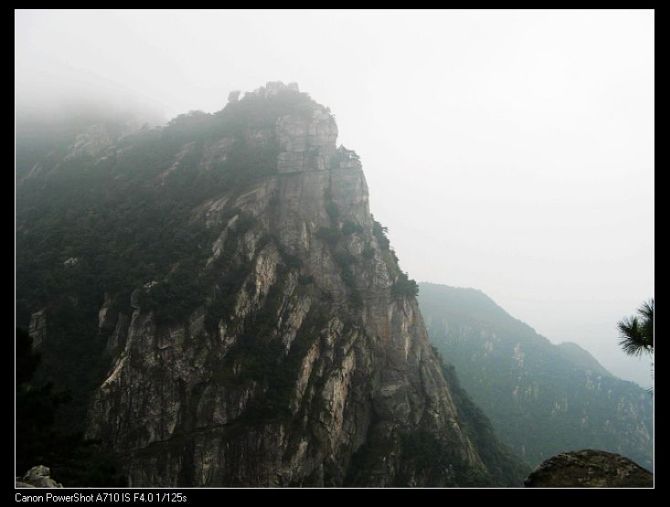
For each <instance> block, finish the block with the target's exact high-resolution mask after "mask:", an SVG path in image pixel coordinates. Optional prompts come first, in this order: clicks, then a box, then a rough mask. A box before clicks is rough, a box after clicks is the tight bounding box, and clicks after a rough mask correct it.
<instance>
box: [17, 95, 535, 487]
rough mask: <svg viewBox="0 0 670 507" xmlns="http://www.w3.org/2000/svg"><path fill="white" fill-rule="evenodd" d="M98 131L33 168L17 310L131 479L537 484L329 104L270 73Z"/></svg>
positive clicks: (20, 239)
mask: <svg viewBox="0 0 670 507" xmlns="http://www.w3.org/2000/svg"><path fill="white" fill-rule="evenodd" d="M92 132H93V133H92V134H91V135H89V137H87V138H86V143H85V145H86V146H89V147H93V148H94V149H81V144H79V145H78V144H77V143H76V142H74V143H72V144H71V145H70V146H69V149H68V150H66V151H67V153H66V154H65V155H64V156H62V157H58V156H54V155H53V154H51V156H50V157H49V158H48V159H46V160H43V161H41V166H40V170H39V171H37V172H34V173H33V174H30V171H28V176H26V177H24V178H22V179H21V181H20V184H19V187H18V190H17V191H18V201H19V204H18V205H17V215H18V216H17V222H18V223H17V227H18V230H17V257H18V259H19V262H18V267H17V282H18V283H17V285H18V289H17V312H18V318H19V322H20V323H21V322H23V325H28V323H29V327H30V332H31V335H32V336H33V338H34V340H35V342H36V343H39V344H40V347H41V349H42V352H43V355H44V358H45V361H44V363H45V365H46V366H45V370H46V373H48V374H51V375H56V376H59V378H60V379H61V380H62V381H63V382H64V383H65V384H66V385H67V386H68V387H70V388H71V389H72V390H73V392H74V393H75V395H76V399H77V401H78V403H76V404H75V406H74V408H73V409H72V414H70V416H69V418H68V419H69V420H70V421H76V420H80V421H82V422H84V424H85V428H86V431H87V434H88V436H90V437H91V438H96V439H101V440H102V441H103V442H105V443H106V444H107V445H108V446H109V448H110V449H112V450H113V451H114V452H116V453H118V454H119V455H120V457H121V458H122V459H123V461H124V462H125V464H126V466H127V469H128V477H129V482H130V484H131V485H134V486H174V485H195V486H213V485H251V486H255V485H258V486H270V485H279V486H287V485H327V486H339V485H365V486H389V485H408V486H417V485H435V486H454V485H493V484H512V483H513V484H520V483H521V481H522V480H523V475H524V474H521V473H520V472H519V471H518V470H517V469H516V468H515V467H516V465H518V463H517V462H516V461H515V458H514V457H512V456H511V455H508V454H506V453H503V451H502V449H503V448H502V447H501V446H500V445H499V444H498V443H497V442H496V441H495V437H494V436H493V435H492V434H489V433H487V432H486V428H485V427H483V426H481V425H479V426H477V427H473V428H468V427H466V426H467V423H466V419H467V417H468V414H472V413H473V412H472V407H470V406H467V407H464V408H463V410H461V407H459V405H458V403H459V400H462V399H464V397H463V396H462V395H460V394H459V393H454V392H453V391H452V388H451V386H450V384H449V383H448V382H447V380H445V377H444V375H443V372H442V365H441V364H440V361H439V359H438V357H437V356H436V355H435V353H434V352H433V350H432V349H431V346H430V344H429V341H428V337H427V333H426V329H425V327H424V324H423V321H422V317H421V314H420V312H419V309H418V306H417V302H416V299H415V297H414V296H415V285H414V284H413V282H412V281H410V280H408V279H407V277H406V275H404V274H403V273H402V272H401V271H400V269H399V267H398V264H397V259H396V258H395V255H394V254H393V252H392V250H390V248H389V244H388V240H387V238H386V237H385V236H384V233H383V229H382V228H381V226H380V225H379V224H378V223H376V222H375V221H374V220H373V218H372V215H371V214H370V212H369V209H368V190H367V185H366V182H365V177H364V175H363V172H362V168H361V164H360V162H359V160H358V157H357V156H356V154H355V153H354V152H351V151H349V150H346V149H344V148H343V147H339V148H337V147H336V143H335V142H336V138H337V127H336V124H335V121H334V119H333V117H332V115H331V114H330V112H329V111H328V110H327V108H324V107H323V106H320V105H319V104H317V103H315V102H314V101H312V100H311V99H310V98H309V97H308V96H307V95H306V94H304V93H300V92H299V91H298V90H297V87H295V86H293V85H289V86H285V85H283V84H281V83H268V85H267V86H266V87H262V88H260V89H258V90H256V91H255V92H253V93H247V94H246V95H245V96H244V98H243V99H241V100H238V99H237V96H236V95H231V100H230V102H229V103H228V105H227V106H226V108H225V109H223V110H222V111H220V112H219V113H216V114H212V115H210V114H205V113H190V114H188V115H182V116H180V117H178V118H176V119H175V120H173V121H172V122H170V124H168V125H167V126H166V127H165V128H154V129H148V128H144V129H140V130H136V131H135V132H133V133H131V134H129V135H123V136H117V137H110V136H104V135H103V136H102V138H100V136H98V137H97V138H96V135H95V133H96V132H97V133H98V134H99V133H100V132H102V133H104V132H105V131H104V130H102V131H101V130H100V129H97V130H96V129H94V130H93V131H92ZM32 162H33V161H31V163H32ZM17 171H19V169H18V168H17ZM23 171H24V172H25V171H26V168H23ZM76 415H79V416H81V417H79V418H78V419H77V418H75V416H76ZM84 415H85V417H84ZM474 437H476V438H475V440H476V441H475V440H473V438H474ZM486 446H488V447H487V448H486V449H484V448H483V447H486ZM484 450H485V451H486V452H482V451H484Z"/></svg>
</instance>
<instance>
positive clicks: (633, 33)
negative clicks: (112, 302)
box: [16, 10, 654, 385]
mask: <svg viewBox="0 0 670 507" xmlns="http://www.w3.org/2000/svg"><path fill="white" fill-rule="evenodd" d="M653 24H654V13H653V11H651V10H617V11H598V10H596V11H582V10H579V11H517V10H510V11H497V10H484V11H472V10H464V11H461V10H456V11H448V10H436V11H170V10H167V11H122V10H121V11H26V10H20V11H17V12H16V71H17V72H16V85H17V90H16V97H17V105H18V107H20V108H28V107H32V108H37V109H38V110H45V109H48V108H51V107H52V106H53V105H54V104H59V103H62V102H63V101H65V100H68V99H71V98H72V97H76V98H81V97H89V98H90V97H93V98H97V97H107V98H108V99H109V98H114V100H116V101H117V102H119V101H122V102H132V103H139V104H150V105H151V107H154V108H157V109H160V110H161V111H162V112H163V113H164V114H165V115H166V117H168V118H169V117H171V116H174V115H176V114H179V113H183V112H187V111H189V110H193V109H201V110H204V111H207V112H213V111H217V110H219V109H221V108H222V107H223V106H224V105H225V102H226V98H227V96H228V92H230V91H231V90H242V91H250V90H253V89H255V88H258V87H259V86H261V85H264V84H265V83H266V82H267V81H273V80H282V81H284V82H289V81H297V82H298V83H299V85H300V88H301V90H302V91H306V92H308V93H309V94H310V95H311V96H312V97H313V98H314V99H315V100H317V101H318V102H320V103H322V104H324V105H327V106H329V107H330V108H331V110H332V111H333V113H334V114H335V116H336V119H337V122H338V126H339V130H340V137H339V141H338V142H340V143H343V144H344V145H345V146H347V147H348V148H350V149H354V150H356V151H357V152H358V154H359V155H360V156H361V160H362V162H363V168H364V170H365V173H366V177H367V180H368V185H369V187H370V202H371V209H372V212H373V213H374V215H375V217H376V218H377V219H378V220H380V221H381V222H382V223H383V224H384V225H386V226H387V227H388V228H389V236H390V238H391V242H392V245H393V247H394V248H395V249H396V251H397V253H398V256H399V258H400V263H401V267H402V268H403V269H405V270H407V271H408V272H409V274H410V276H411V277H413V278H415V279H417V280H419V281H432V282H436V283H444V284H447V285H453V286H464V287H475V288H478V289H481V290H483V291H484V292H486V293H487V294H488V295H489V296H491V297H492V298H493V299H494V300H496V302H498V304H500V305H501V306H502V307H503V308H505V309H506V310H507V311H508V312H509V313H511V314H512V315H513V316H515V317H517V318H519V319H521V320H523V321H525V322H527V323H528V324H530V325H531V326H533V327H534V328H535V329H536V330H537V331H538V332H539V333H541V334H543V335H545V336H546V337H547V338H549V339H550V340H552V341H553V342H556V343H558V342H561V341H574V342H577V343H579V344H580V345H582V346H583V347H585V348H586V349H588V350H589V351H591V352H592V353H594V355H596V357H597V358H598V359H599V360H600V361H601V362H602V363H603V365H604V366H605V367H607V368H609V369H610V370H611V371H612V372H614V373H616V374H618V375H620V376H622V377H624V378H629V379H634V380H636V381H638V382H640V383H643V384H645V385H648V384H649V373H648V372H649V365H648V361H642V360H635V359H632V358H629V357H627V356H625V355H624V354H623V353H622V352H621V351H620V349H619V347H618V345H617V331H616V322H617V321H618V320H619V319H621V318H622V317H624V316H626V315H630V314H632V313H634V311H635V310H636V308H637V307H638V306H639V305H640V304H641V303H642V301H643V300H645V299H647V298H650V297H652V296H653V294H654V285H653V282H654V255H653V248H654V233H653V230H654V228H653V226H654V214H653V187H654V171H653V168H654V158H653V149H654V144H653V143H654V125H653V120H654V85H653V77H654V64H653V58H654V42H653V39H654V26H653Z"/></svg>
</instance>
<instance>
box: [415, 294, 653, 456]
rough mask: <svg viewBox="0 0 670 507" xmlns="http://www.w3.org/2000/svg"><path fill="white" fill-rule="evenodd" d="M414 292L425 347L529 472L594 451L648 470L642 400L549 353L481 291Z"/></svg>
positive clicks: (557, 352)
mask: <svg viewBox="0 0 670 507" xmlns="http://www.w3.org/2000/svg"><path fill="white" fill-rule="evenodd" d="M420 289H421V290H420V292H419V298H418V299H419V303H420V307H421V310H422V313H423V315H424V318H425V320H426V325H427V327H428V329H429V334H430V336H431V341H432V342H433V344H434V345H435V346H436V347H437V348H438V350H439V351H440V353H441V354H442V355H443V356H444V357H445V358H446V359H447V360H448V361H449V362H450V363H451V364H454V365H455V367H456V371H457V372H458V373H459V377H460V379H461V383H462V384H463V386H464V387H465V389H466V390H467V391H468V393H469V394H470V396H471V397H472V398H473V400H474V401H475V403H476V404H477V405H478V406H479V407H480V408H481V409H482V410H483V411H484V413H485V414H486V415H487V416H488V417H489V418H490V420H491V422H492V423H493V426H494V428H495V430H496V433H497V434H498V435H499V436H500V438H501V439H502V441H503V442H504V443H506V444H507V445H509V446H510V447H511V448H512V449H513V450H515V451H516V452H517V453H518V454H519V455H521V456H522V457H524V459H526V461H527V462H528V463H529V464H530V465H531V466H535V465H538V464H539V463H540V462H542V461H543V460H545V459H547V458H549V457H551V456H553V455H555V454H557V453H559V452H563V451H566V450H573V449H581V448H600V449H603V450H607V451H611V452H616V453H619V454H623V455H625V456H629V457H630V458H632V459H634V460H636V461H637V462H639V463H640V464H641V465H643V466H645V467H647V468H651V465H652V444H653V439H652V429H653V422H652V399H651V396H650V394H649V393H648V392H647V391H645V390H644V389H642V388H641V387H639V386H638V385H637V384H634V383H633V382H629V381H626V380H622V379H618V378H617V377H615V376H613V375H612V374H611V373H609V372H608V371H607V370H606V369H605V368H603V367H602V366H601V365H600V363H598V362H597V360H596V359H595V358H593V357H592V356H591V355H590V354H589V353H588V352H587V351H586V350H584V349H582V348H581V347H579V346H578V345H576V344H570V343H568V344H560V345H555V344H552V343H551V342H550V341H549V340H547V339H546V338H545V337H543V336H541V335H539V334H538V333H536V332H535V331H534V330H533V329H532V328H531V327H530V326H528V325H526V324H524V323H523V322H521V321H519V320H518V319H515V318H513V317H511V316H510V315H509V314H507V312H505V311H504V310H503V309H502V308H501V307H499V306H498V305H497V304H495V302H494V301H493V300H492V299H491V298H489V297H488V296H485V295H484V293H483V292H481V291H477V290H469V289H462V288H454V287H450V286H446V285H440V284H424V283H422V284H421V285H420ZM489 310H492V311H490V312H489ZM538 428H542V429H538ZM542 436H544V438H541V437H542Z"/></svg>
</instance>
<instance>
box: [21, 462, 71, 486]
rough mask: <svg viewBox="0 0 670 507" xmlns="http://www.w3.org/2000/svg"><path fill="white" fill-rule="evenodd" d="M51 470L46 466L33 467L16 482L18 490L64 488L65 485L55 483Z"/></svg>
mask: <svg viewBox="0 0 670 507" xmlns="http://www.w3.org/2000/svg"><path fill="white" fill-rule="evenodd" d="M50 475H51V470H50V469H49V467H45V466H44V465H38V466H36V467H32V468H31V469H30V470H28V471H27V472H26V474H25V475H24V476H23V478H22V479H21V480H17V481H16V487H17V488H62V487H63V485H62V484H60V483H59V482H56V481H54V480H53V479H52V478H51V477H50Z"/></svg>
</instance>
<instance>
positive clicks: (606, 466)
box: [524, 449, 654, 488]
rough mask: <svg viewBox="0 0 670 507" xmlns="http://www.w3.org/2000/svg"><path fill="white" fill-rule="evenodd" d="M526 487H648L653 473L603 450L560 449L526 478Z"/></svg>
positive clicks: (651, 483)
mask: <svg viewBox="0 0 670 507" xmlns="http://www.w3.org/2000/svg"><path fill="white" fill-rule="evenodd" d="M524 485H525V486H526V487H527V488H543V487H544V488H566V487H576V488H650V487H653V485H654V476H653V475H652V473H651V472H650V471H649V470H646V469H644V468H642V467H641V466H640V465H638V464H637V463H635V462H633V461H631V460H629V459H628V458H625V457H624V456H621V455H620V454H614V453H611V452H606V451H598V450H593V449H584V450H581V451H572V452H563V453H561V454H557V455H556V456H553V457H551V458H549V459H548V460H546V461H544V462H543V463H542V464H541V465H540V466H539V467H537V468H536V469H535V470H534V471H533V472H532V473H531V474H530V475H529V476H528V478H527V479H526V481H525V482H524Z"/></svg>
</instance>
